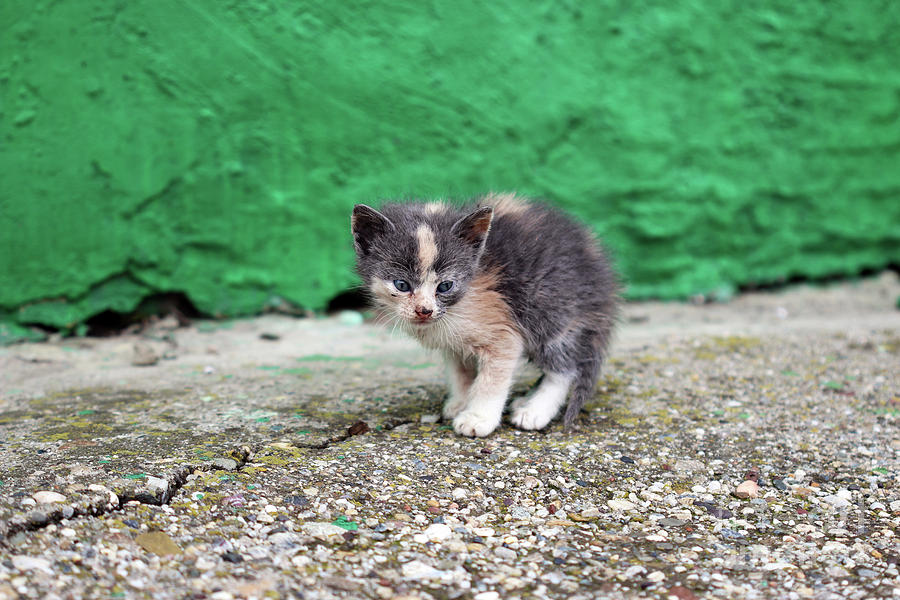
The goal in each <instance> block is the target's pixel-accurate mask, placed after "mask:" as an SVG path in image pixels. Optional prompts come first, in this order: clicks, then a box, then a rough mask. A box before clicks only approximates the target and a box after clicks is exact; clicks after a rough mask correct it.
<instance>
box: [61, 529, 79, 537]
mask: <svg viewBox="0 0 900 600" xmlns="http://www.w3.org/2000/svg"><path fill="white" fill-rule="evenodd" d="M59 534H60V535H61V536H63V537H75V530H74V529H72V528H71V527H63V528H62V529H60V530H59Z"/></svg>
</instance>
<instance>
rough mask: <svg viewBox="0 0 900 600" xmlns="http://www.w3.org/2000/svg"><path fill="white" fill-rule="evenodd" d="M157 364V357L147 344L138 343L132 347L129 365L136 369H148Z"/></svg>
mask: <svg viewBox="0 0 900 600" xmlns="http://www.w3.org/2000/svg"><path fill="white" fill-rule="evenodd" d="M158 362H159V355H158V354H157V353H156V352H155V351H154V350H153V348H151V347H150V345H148V344H144V343H141V342H138V343H137V344H135V345H134V351H133V354H132V356H131V364H133V365H134V366H136V367H149V366H152V365H155V364H156V363H158Z"/></svg>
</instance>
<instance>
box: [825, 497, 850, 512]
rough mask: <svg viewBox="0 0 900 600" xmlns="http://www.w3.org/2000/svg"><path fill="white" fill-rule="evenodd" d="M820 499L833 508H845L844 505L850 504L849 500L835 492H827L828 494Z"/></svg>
mask: <svg viewBox="0 0 900 600" xmlns="http://www.w3.org/2000/svg"><path fill="white" fill-rule="evenodd" d="M822 500H824V501H825V502H827V503H828V504H830V505H831V506H833V507H834V508H838V509H840V508H846V507H848V506H850V501H849V500H847V499H846V498H843V497H841V496H838V495H836V494H829V495H827V496H825V497H824V498H822Z"/></svg>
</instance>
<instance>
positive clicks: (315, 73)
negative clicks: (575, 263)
mask: <svg viewBox="0 0 900 600" xmlns="http://www.w3.org/2000/svg"><path fill="white" fill-rule="evenodd" d="M0 24H2V30H3V34H2V35H0V172H2V182H0V312H2V313H5V314H6V318H7V320H9V319H12V320H15V321H18V322H20V323H33V322H39V323H45V324H51V325H55V326H62V327H68V326H72V325H73V324H75V323H77V322H79V321H81V320H83V319H84V318H86V317H87V316H89V315H91V314H94V313H96V312H99V311H100V310H103V309H105V308H112V309H115V310H121V311H127V310H130V309H132V308H133V307H134V306H135V304H136V303H137V302H138V300H139V299H140V298H142V297H143V296H145V295H147V294H150V293H152V292H158V291H175V290H181V291H184V292H186V293H187V294H188V295H189V296H190V298H191V299H192V300H193V301H194V302H195V303H196V305H197V306H198V307H199V308H200V309H201V310H203V311H206V312H209V313H212V314H221V315H232V314H244V313H252V312H255V311H258V310H260V309H261V308H263V307H264V306H266V305H267V304H272V303H279V302H282V301H287V302H290V303H292V304H296V305H300V306H304V307H309V308H321V307H323V306H324V304H325V303H326V302H327V301H328V299H329V298H331V297H333V296H334V295H335V294H336V293H338V292H340V291H341V290H344V289H346V288H348V287H350V286H353V285H354V284H355V283H356V281H355V279H354V276H353V274H352V270H351V265H352V251H351V245H350V242H349V237H348V233H347V227H348V214H349V210H350V208H351V206H352V205H353V204H354V203H355V202H358V201H367V202H376V201H377V200H378V199H380V198H386V197H397V196H429V197H432V196H465V195H469V194H476V193H479V192H483V191H486V190H519V191H521V192H525V193H529V194H535V195H540V196H544V197H546V198H548V199H550V200H551V201H553V202H556V203H558V204H560V205H562V206H565V207H567V208H569V209H571V211H573V212H574V213H576V214H577V215H579V216H580V217H581V218H583V219H585V220H587V221H589V222H590V223H591V224H592V225H593V226H594V227H595V228H596V229H597V231H598V232H599V233H600V234H601V235H602V236H604V237H605V239H606V240H607V243H608V245H609V246H610V247H611V249H612V251H613V253H614V254H615V255H616V257H617V260H618V263H619V265H620V267H621V269H622V270H623V271H624V273H625V275H626V278H627V280H628V282H629V294H630V295H631V296H632V297H635V298H644V297H650V296H658V297H665V298H677V297H684V296H686V295H689V294H692V293H699V292H708V291H711V290H725V291H726V292H727V291H728V290H730V289H733V288H734V286H736V285H740V284H746V283H751V282H759V283H764V282H772V281H778V280H779V279H782V278H785V277H789V276H793V275H805V276H811V277H818V276H824V275H834V274H853V273H856V272H858V271H859V270H860V269H862V268H866V267H869V268H877V267H880V266H884V265H886V264H888V263H890V262H892V261H893V262H900V60H898V56H900V3H897V2H895V1H893V0H883V1H880V2H879V1H876V0H871V1H867V2H849V1H847V2H826V1H825V0H798V1H797V2H781V1H777V0H765V1H762V2H753V3H748V2H743V1H740V0H732V1H721V2H705V1H702V0H689V1H687V0H686V1H684V2H670V1H668V0H660V1H656V2H633V1H631V0H627V1H626V0H623V1H615V0H606V1H598V2H570V1H564V0H560V1H555V2H549V1H545V2H540V1H536V2H520V1H518V0H498V1H497V2H481V1H474V0H459V1H456V2H443V1H434V2H421V1H419V0H415V1H412V0H397V1H394V2H384V3H382V2H378V3H342V2H311V1H288V0H243V1H241V2H221V1H219V0H192V1H175V0H133V1H130V2H125V3H110V2H106V1H103V0H82V1H79V2H51V1H49V0H37V1H34V2H27V3H26V2H4V3H2V4H0Z"/></svg>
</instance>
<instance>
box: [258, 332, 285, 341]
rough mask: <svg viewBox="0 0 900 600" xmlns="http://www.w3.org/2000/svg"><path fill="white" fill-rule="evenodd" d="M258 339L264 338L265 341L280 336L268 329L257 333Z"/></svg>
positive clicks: (274, 339)
mask: <svg viewBox="0 0 900 600" xmlns="http://www.w3.org/2000/svg"><path fill="white" fill-rule="evenodd" d="M259 339H261V340H266V341H267V342H274V341H276V340H280V339H281V336H280V335H278V334H277V333H269V332H268V331H264V332H262V333H261V334H259Z"/></svg>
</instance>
